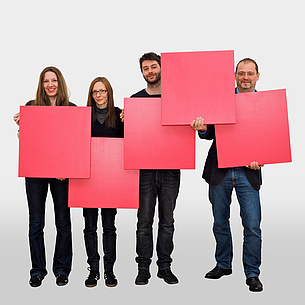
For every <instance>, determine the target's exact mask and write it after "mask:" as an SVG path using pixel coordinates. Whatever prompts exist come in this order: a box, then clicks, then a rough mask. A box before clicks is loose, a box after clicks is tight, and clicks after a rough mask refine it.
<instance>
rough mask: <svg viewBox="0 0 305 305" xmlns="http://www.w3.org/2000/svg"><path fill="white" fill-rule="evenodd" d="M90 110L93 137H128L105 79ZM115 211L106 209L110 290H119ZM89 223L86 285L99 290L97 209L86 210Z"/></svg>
mask: <svg viewBox="0 0 305 305" xmlns="http://www.w3.org/2000/svg"><path fill="white" fill-rule="evenodd" d="M87 106H88V107H92V130H91V135H92V137H115V138H123V137H124V125H123V123H122V122H121V120H120V113H121V109H120V108H118V107H115V106H114V99H113V90H112V87H111V85H110V83H109V81H108V80H107V78H105V77H97V78H95V79H94V80H93V81H92V82H91V84H90V87H89V93H88V101H87ZM116 214H117V210H116V209H115V208H102V209H101V216H102V227H103V237H102V240H103V241H102V243H103V250H104V258H103V261H104V279H105V284H106V286H108V287H115V286H116V285H117V279H116V277H115V275H114V272H113V266H114V263H115V260H116V227H115V216H116ZM83 215H84V220H85V228H84V239H85V247H86V252H87V256H88V259H87V263H88V264H89V268H88V270H89V271H90V273H89V276H88V278H87V279H86V281H85V286H86V287H95V286H96V285H97V281H98V280H99V278H100V272H99V261H100V255H99V253H98V238H97V220H98V209H97V208H84V209H83Z"/></svg>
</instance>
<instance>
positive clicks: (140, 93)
mask: <svg viewBox="0 0 305 305" xmlns="http://www.w3.org/2000/svg"><path fill="white" fill-rule="evenodd" d="M147 96H149V94H148V93H147V92H146V89H142V90H140V91H139V92H137V93H135V94H133V95H132V96H131V97H147Z"/></svg>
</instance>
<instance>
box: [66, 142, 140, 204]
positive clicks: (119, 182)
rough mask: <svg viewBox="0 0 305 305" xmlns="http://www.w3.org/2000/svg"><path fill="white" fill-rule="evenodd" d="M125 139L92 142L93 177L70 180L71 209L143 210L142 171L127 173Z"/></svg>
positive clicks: (128, 171)
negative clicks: (125, 166)
mask: <svg viewBox="0 0 305 305" xmlns="http://www.w3.org/2000/svg"><path fill="white" fill-rule="evenodd" d="M123 155H124V139H121V138H92V139H91V178H89V179H70V180H69V206H70V207H85V208H134V209H137V208H138V207H139V170H124V164H123V163H124V157H123Z"/></svg>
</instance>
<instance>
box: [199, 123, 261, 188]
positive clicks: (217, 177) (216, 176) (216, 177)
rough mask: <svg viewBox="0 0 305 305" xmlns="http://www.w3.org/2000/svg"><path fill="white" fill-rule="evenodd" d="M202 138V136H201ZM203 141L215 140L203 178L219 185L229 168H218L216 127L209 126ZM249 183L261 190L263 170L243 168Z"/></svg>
mask: <svg viewBox="0 0 305 305" xmlns="http://www.w3.org/2000/svg"><path fill="white" fill-rule="evenodd" d="M199 136H200V134H199ZM200 138H202V139H206V140H213V143H212V145H211V147H210V150H209V152H208V156H207V159H206V161H205V166H204V169H203V174H202V178H203V179H204V180H205V181H206V182H207V183H209V184H211V185H218V184H219V183H220V182H221V181H222V179H223V178H224V177H225V175H226V173H227V171H228V168H218V160H217V148H216V138H215V127H214V125H208V129H207V131H206V133H205V134H204V135H203V136H200ZM243 169H244V171H245V174H246V176H247V178H248V181H249V182H250V184H251V185H252V186H253V188H254V189H256V190H259V189H260V186H261V185H262V173H261V170H253V169H250V168H247V167H243Z"/></svg>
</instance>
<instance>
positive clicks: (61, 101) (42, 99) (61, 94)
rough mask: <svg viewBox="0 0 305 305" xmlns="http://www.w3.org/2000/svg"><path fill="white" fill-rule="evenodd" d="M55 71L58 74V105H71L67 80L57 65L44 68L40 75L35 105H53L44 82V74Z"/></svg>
mask: <svg viewBox="0 0 305 305" xmlns="http://www.w3.org/2000/svg"><path fill="white" fill-rule="evenodd" d="M49 71H50V72H54V73H55V74H56V76H57V81H58V89H57V90H58V91H57V96H56V106H68V105H69V94H68V88H67V84H66V81H65V79H64V77H63V75H62V73H61V72H60V70H59V69H57V68H55V67H46V68H44V69H43V70H42V72H41V73H40V76H39V82H38V87H37V92H36V99H35V101H34V103H33V105H34V106H51V101H50V99H49V97H48V96H47V94H46V92H45V89H44V87H43V84H44V76H45V74H46V72H49Z"/></svg>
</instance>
